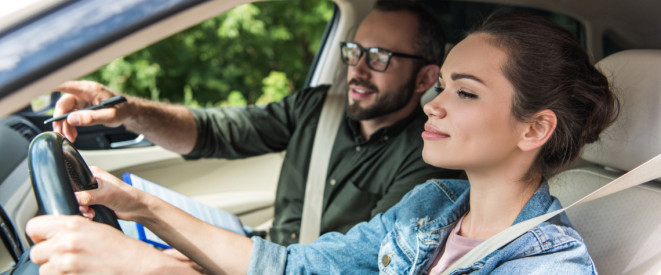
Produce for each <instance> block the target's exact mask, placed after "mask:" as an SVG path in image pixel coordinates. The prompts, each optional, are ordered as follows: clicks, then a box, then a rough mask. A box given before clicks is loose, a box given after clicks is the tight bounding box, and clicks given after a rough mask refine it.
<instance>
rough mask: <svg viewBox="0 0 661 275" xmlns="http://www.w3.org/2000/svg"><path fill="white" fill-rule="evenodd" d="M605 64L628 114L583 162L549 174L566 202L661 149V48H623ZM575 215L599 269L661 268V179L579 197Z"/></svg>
mask: <svg viewBox="0 0 661 275" xmlns="http://www.w3.org/2000/svg"><path fill="white" fill-rule="evenodd" d="M597 67H598V68H600V70H601V71H602V72H603V73H604V74H605V75H606V77H608V79H609V82H610V83H611V86H612V88H613V90H614V92H615V93H616V94H617V96H618V98H619V100H620V104H621V108H620V116H619V117H618V119H617V121H616V122H615V123H614V124H613V125H611V127H609V128H608V129H606V130H605V131H604V132H603V133H602V134H601V136H600V138H601V140H600V141H599V142H596V143H594V144H590V145H588V146H586V148H585V151H584V152H583V154H582V156H581V161H580V163H581V164H580V165H577V166H575V167H574V168H572V169H568V170H566V171H563V172H561V173H559V174H557V175H556V176H554V177H552V178H551V179H549V185H550V188H551V193H552V194H553V195H554V196H556V197H557V198H558V199H559V200H560V202H561V203H562V205H563V206H567V205H569V204H571V203H573V202H574V201H576V200H577V199H579V198H581V197H583V196H585V195H586V194H588V193H590V192H592V191H594V190H596V189H597V188H599V187H601V186H603V185H605V184H606V183H608V182H610V181H611V180H613V179H615V178H617V177H618V176H620V175H622V174H623V173H624V172H626V171H629V170H631V169H633V168H635V167H636V166H638V165H639V164H642V163H643V162H645V161H647V160H648V159H650V158H652V157H654V156H656V155H657V154H659V153H661V108H659V103H661V77H660V76H661V50H627V51H622V52H618V53H616V54H613V55H611V56H608V57H606V58H604V59H602V60H601V61H600V62H599V63H598V64H597ZM659 169H661V167H659ZM567 215H568V216H569V218H570V220H571V222H572V224H573V226H574V228H575V229H576V230H577V231H578V232H579V233H580V234H581V236H582V237H583V238H584V240H585V243H586V244H587V247H588V251H589V252H590V255H591V256H592V259H593V260H594V262H595V264H596V267H597V270H598V271H599V273H602V274H645V273H655V274H656V273H657V272H659V271H661V182H660V181H659V179H657V180H655V181H652V182H648V183H644V184H641V185H638V186H635V187H632V188H629V189H626V190H623V191H620V192H618V193H615V194H612V195H610V196H606V197H604V198H601V199H598V200H595V201H592V202H589V203H586V204H583V205H578V206H576V207H574V208H572V209H570V210H568V211H567Z"/></svg>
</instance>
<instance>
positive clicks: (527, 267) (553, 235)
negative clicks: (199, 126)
mask: <svg viewBox="0 0 661 275" xmlns="http://www.w3.org/2000/svg"><path fill="white" fill-rule="evenodd" d="M468 194H469V184H468V182H467V181H463V180H430V181H428V182H427V183H425V184H421V185H419V186H417V187H416V188H414V189H413V190H411V191H410V192H409V193H408V194H406V196H404V198H402V200H401V201H400V202H399V203H397V204H396V205H395V206H393V207H392V208H391V209H390V210H388V211H387V212H385V213H383V214H378V215H377V216H375V217H374V218H372V219H371V220H370V221H369V222H362V223H359V224H358V225H356V226H355V227H353V228H352V229H351V230H349V232H347V233H346V234H344V235H343V234H340V233H335V232H333V233H328V234H324V235H323V236H321V237H320V238H319V239H317V240H316V241H315V242H313V243H311V244H309V245H298V244H296V245H291V246H289V247H283V246H280V245H277V244H273V243H270V242H267V241H264V240H263V239H260V238H257V237H254V238H253V239H252V240H253V249H252V255H251V258H250V267H249V270H248V274H284V273H287V274H368V273H376V272H379V273H381V274H425V273H427V272H428V271H429V269H430V267H431V264H432V263H433V262H434V259H435V257H436V256H437V254H438V251H440V250H441V248H442V246H444V245H445V240H446V239H447V237H448V235H449V234H450V231H452V229H453V228H454V226H455V225H456V224H457V222H458V221H459V219H460V218H461V217H462V216H463V215H464V214H465V213H466V212H467V211H468ZM560 208H561V207H560V203H559V202H558V200H557V199H556V198H554V197H551V195H550V194H549V188H548V185H547V184H546V183H543V184H542V185H541V186H540V187H539V189H538V190H537V191H536V192H535V193H534V194H533V196H532V197H531V199H530V200H529V201H528V203H526V205H525V206H524V207H523V210H521V212H520V213H519V215H518V217H517V218H516V220H515V221H514V223H515V224H516V223H519V222H521V221H524V220H527V219H530V218H533V217H536V216H539V215H542V214H544V213H548V212H551V211H554V210H557V209H560ZM464 273H475V274H487V273H489V274H491V273H500V274H531V273H543V274H594V273H596V271H595V267H594V264H593V262H592V259H591V258H590V256H589V255H588V251H587V248H586V246H585V243H583V240H582V239H581V237H580V236H579V235H578V233H577V232H576V231H574V230H573V229H572V228H571V227H569V221H568V219H567V217H566V216H565V215H564V213H563V214H561V215H559V216H556V217H555V218H553V219H551V220H549V221H547V222H544V223H542V224H540V225H539V226H537V227H535V228H533V229H532V230H530V231H528V232H526V233H525V234H523V235H522V236H520V237H519V238H517V239H515V240H514V241H512V242H510V243H509V244H507V245H506V246H504V247H502V248H500V249H498V250H496V251H494V252H492V253H491V254H489V255H487V256H486V257H484V258H483V259H481V260H479V261H477V262H475V263H474V264H473V265H472V266H470V267H468V268H466V269H462V270H455V271H453V272H452V274H464Z"/></svg>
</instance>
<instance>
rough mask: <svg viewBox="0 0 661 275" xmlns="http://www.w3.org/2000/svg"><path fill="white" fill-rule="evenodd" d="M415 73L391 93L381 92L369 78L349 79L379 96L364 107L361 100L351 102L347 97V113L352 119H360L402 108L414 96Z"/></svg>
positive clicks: (383, 114) (378, 115)
mask: <svg viewBox="0 0 661 275" xmlns="http://www.w3.org/2000/svg"><path fill="white" fill-rule="evenodd" d="M415 75H416V74H413V75H412V76H411V77H409V80H408V81H406V82H404V83H403V84H402V85H401V86H399V87H398V88H397V89H396V90H395V91H391V92H390V93H388V92H386V93H380V92H379V90H378V88H377V87H376V86H374V85H373V84H372V83H369V82H368V81H367V80H363V79H356V78H354V79H351V81H349V85H351V84H358V85H361V86H365V87H367V88H368V89H370V90H373V91H375V92H376V93H375V95H377V98H376V102H374V103H373V104H372V105H371V106H368V107H367V108H362V107H361V106H360V102H358V101H356V102H354V103H353V104H351V103H350V102H349V98H348V97H347V115H348V116H349V118H350V119H352V120H355V121H359V120H368V119H373V118H377V117H380V116H385V115H388V114H391V113H394V112H396V111H399V110H401V109H402V108H404V107H405V106H406V105H407V104H408V103H409V101H411V97H413V91H414V89H415Z"/></svg>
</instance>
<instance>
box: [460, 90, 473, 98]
mask: <svg viewBox="0 0 661 275" xmlns="http://www.w3.org/2000/svg"><path fill="white" fill-rule="evenodd" d="M457 94H458V95H459V97H460V98H467V99H476V98H477V95H476V94H471V93H469V92H466V91H461V90H459V91H457Z"/></svg>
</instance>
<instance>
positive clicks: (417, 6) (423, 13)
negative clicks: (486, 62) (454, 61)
mask: <svg viewBox="0 0 661 275" xmlns="http://www.w3.org/2000/svg"><path fill="white" fill-rule="evenodd" d="M374 10H375V11H382V12H400V11H403V12H409V13H412V14H413V15H414V16H415V18H417V19H418V34H417V36H416V37H417V38H416V39H415V41H414V43H415V47H416V50H417V54H419V55H420V56H422V57H424V58H425V59H427V61H428V62H431V63H433V64H436V65H439V66H440V65H441V64H443V58H444V57H445V34H444V32H443V28H442V23H441V21H440V20H439V19H438V17H436V16H435V15H434V14H433V13H431V12H430V11H431V9H430V8H428V7H425V6H424V4H423V3H420V2H417V1H408V0H380V1H377V2H376V3H375V4H374ZM422 65H426V64H422ZM420 67H421V66H420Z"/></svg>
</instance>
